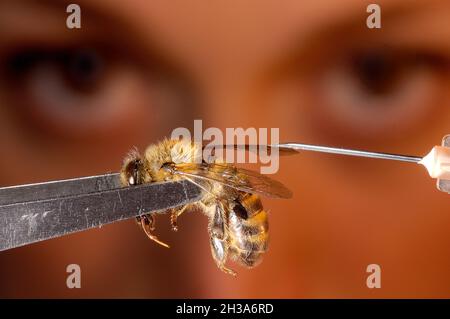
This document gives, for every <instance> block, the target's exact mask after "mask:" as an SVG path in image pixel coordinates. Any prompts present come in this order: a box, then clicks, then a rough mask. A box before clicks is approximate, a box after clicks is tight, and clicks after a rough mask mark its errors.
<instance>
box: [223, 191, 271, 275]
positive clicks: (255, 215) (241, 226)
mask: <svg viewBox="0 0 450 319" xmlns="http://www.w3.org/2000/svg"><path fill="white" fill-rule="evenodd" d="M252 209H253V210H252ZM244 212H245V214H244ZM245 217H246V219H245ZM228 227H229V235H230V236H229V243H230V245H229V246H230V251H231V252H232V255H233V257H234V258H235V259H237V261H239V262H240V263H241V264H243V265H245V266H247V267H253V266H256V265H257V264H258V263H259V262H260V261H261V260H262V256H263V254H264V253H265V252H266V251H267V248H268V242H269V223H268V215H267V212H266V211H265V210H263V208H262V204H261V200H260V199H259V197H258V196H257V195H253V194H248V196H245V197H244V198H243V200H242V201H241V202H236V203H235V205H234V207H233V209H232V210H231V211H230V215H229V220H228Z"/></svg>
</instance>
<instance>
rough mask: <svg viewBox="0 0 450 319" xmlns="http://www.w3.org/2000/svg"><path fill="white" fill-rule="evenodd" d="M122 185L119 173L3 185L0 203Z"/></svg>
mask: <svg viewBox="0 0 450 319" xmlns="http://www.w3.org/2000/svg"><path fill="white" fill-rule="evenodd" d="M43 185H45V186H43ZM120 187H121V185H120V181H119V174H117V173H114V174H106V175H100V176H90V177H82V178H74V179H66V180H62V181H53V182H45V183H36V184H30V185H20V186H10V187H3V188H1V190H0V205H6V204H13V203H22V202H29V201H36V200H43V199H49V198H55V197H64V196H69V195H78V194H84V193H92V192H99V191H102V190H108V189H114V188H120Z"/></svg>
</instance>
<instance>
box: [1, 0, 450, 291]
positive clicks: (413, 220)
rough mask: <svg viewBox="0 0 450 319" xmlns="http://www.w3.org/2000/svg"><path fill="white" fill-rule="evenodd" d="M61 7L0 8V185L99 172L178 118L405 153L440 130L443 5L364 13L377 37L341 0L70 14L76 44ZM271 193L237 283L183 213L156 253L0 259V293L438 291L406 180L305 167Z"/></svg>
mask: <svg viewBox="0 0 450 319" xmlns="http://www.w3.org/2000/svg"><path fill="white" fill-rule="evenodd" d="M68 3H69V2H65V1H26V0H19V1H0V102H1V104H0V105H1V106H0V127H1V128H2V129H1V134H0V147H1V149H2V150H3V152H2V156H1V157H0V167H1V168H0V182H1V184H2V185H12V184H18V183H30V182H36V181H43V180H50V179H56V178H68V177H74V176H82V175H91V174H99V173H104V172H106V171H117V170H118V169H119V167H120V164H121V160H122V157H123V155H124V154H125V153H126V152H127V151H128V150H129V149H130V148H131V147H132V146H134V145H136V146H138V147H139V148H141V149H142V148H144V147H145V146H146V145H147V144H149V143H153V142H156V141H157V140H158V139H159V138H162V137H163V136H168V135H170V133H171V131H172V129H174V128H176V127H178V126H186V127H190V126H192V124H193V120H194V119H203V120H204V122H205V125H208V126H215V127H220V128H225V127H244V128H246V127H267V128H271V127H277V128H280V138H281V140H282V141H299V142H305V143H321V144H328V145H336V146H348V147H352V148H363V149H372V150H378V151H386V152H398V153H411V154H417V155H423V154H425V153H426V152H427V151H428V150H429V149H431V147H432V146H433V145H434V144H439V143H440V140H441V138H442V136H443V135H445V134H447V133H450V132H449V130H448V123H449V121H450V110H449V108H448V106H449V94H450V93H449V90H448V85H449V82H450V81H449V78H450V74H449V61H450V41H448V39H449V38H450V3H449V2H448V1H445V0H435V1H425V0H422V1H419V0H418V1H406V0H391V1H379V4H380V5H381V8H382V28H381V29H368V28H367V27H366V24H365V21H366V18H367V16H368V13H367V12H366V7H367V5H368V4H369V3H370V2H366V1H357V0H345V1H332V0H314V1H294V0H293V1H287V0H286V1H275V0H264V1H261V0H258V1H257V0H247V1H239V2H238V1H234V2H233V4H230V3H229V1H205V0H191V1H181V0H177V1H170V2H167V1H139V0H130V1H126V2H125V1H113V0H98V1H95V3H94V2H93V1H78V2H77V3H78V4H79V5H80V6H81V15H82V28H81V29H80V30H69V29H67V28H66V27H65V19H66V17H67V13H66V12H65V9H66V6H67V4H68ZM276 179H278V180H280V181H282V182H283V183H284V184H285V185H287V186H289V187H290V188H291V189H292V190H293V192H294V198H293V199H292V200H290V201H275V200H264V204H265V206H266V207H267V208H268V209H269V211H270V212H271V215H270V223H271V226H270V231H271V244H270V251H269V252H268V253H267V254H266V256H265V260H264V261H263V263H262V264H261V265H260V266H258V267H257V268H255V269H252V270H245V269H243V268H239V267H238V266H236V265H233V266H234V268H235V269H236V270H237V271H238V273H239V277H238V278H237V279H235V278H229V277H228V276H227V275H225V274H222V273H221V272H219V271H218V270H217V269H216V267H215V265H214V263H213V261H212V258H211V256H210V251H209V247H208V240H207V238H208V235H207V230H206V225H207V221H206V219H205V218H204V216H201V215H200V214H198V213H195V212H192V213H190V214H185V215H183V216H182V217H180V231H179V232H178V233H177V234H172V233H170V232H169V231H166V230H165V229H168V228H169V227H168V223H167V221H166V220H165V219H163V218H161V222H160V223H159V220H158V228H157V232H158V236H159V237H160V238H164V239H166V240H165V241H167V242H170V243H171V246H172V247H173V248H171V249H170V251H166V250H162V249H161V248H160V247H157V246H156V245H153V244H152V243H151V242H148V241H147V240H146V238H145V236H144V235H143V234H141V233H140V232H139V231H138V229H137V227H135V226H134V225H133V223H132V222H126V223H118V224H115V225H111V226H107V227H104V228H102V229H100V230H92V231H88V232H85V233H80V234H76V235H72V236H69V237H66V238H61V239H57V240H52V241H48V242H43V243H39V244H35V245H32V246H29V247H23V248H19V249H15V250H12V251H8V252H3V253H2V254H0V281H1V282H2V285H1V287H0V296H8V297H9V296H15V297H23V296H26V297H37V296H65V297H68V296H75V297H94V296H95V297H236V298H239V297H269V298H270V297H290V298H297V297H448V296H449V293H448V286H449V284H450V276H449V275H448V271H447V269H448V268H449V266H450V257H449V255H448V254H447V250H448V249H447V248H448V245H449V244H450V235H448V231H447V225H448V224H449V222H450V216H449V215H448V214H447V210H448V207H449V202H448V197H447V196H446V195H444V194H442V193H439V192H438V191H437V190H436V189H435V187H434V184H433V183H434V182H433V181H432V180H430V179H429V178H428V177H427V176H426V172H425V171H423V170H421V168H419V167H415V166H414V165H412V164H402V163H391V162H382V161H376V160H369V159H355V158H341V157H336V156H330V155H320V154H306V153H305V154H301V155H300V156H296V157H289V158H283V159H282V160H281V164H280V173H279V174H278V175H277V176H276ZM69 263H77V264H80V266H81V268H82V271H83V276H84V277H83V284H82V289H80V290H79V291H71V290H68V289H67V288H66V286H65V275H66V273H65V269H66V268H65V267H66V266H67V265H68V264H69ZM372 263H375V264H379V265H380V266H381V269H382V288H381V289H375V290H373V289H368V288H367V286H366V278H367V275H368V274H367V273H366V267H367V265H369V264H372ZM31 265H32V266H31Z"/></svg>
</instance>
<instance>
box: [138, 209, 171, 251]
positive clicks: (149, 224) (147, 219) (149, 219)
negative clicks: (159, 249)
mask: <svg viewBox="0 0 450 319" xmlns="http://www.w3.org/2000/svg"><path fill="white" fill-rule="evenodd" d="M136 220H137V221H138V223H139V225H140V226H141V228H142V229H143V230H144V232H145V234H146V235H147V237H148V238H150V239H151V240H153V241H155V242H156V243H158V244H160V245H161V246H164V247H166V248H170V247H169V245H167V244H166V243H164V242H162V241H160V240H159V239H158V237H156V236H155V235H153V234H152V233H151V232H152V231H153V230H155V216H154V214H147V215H143V216H139V217H136Z"/></svg>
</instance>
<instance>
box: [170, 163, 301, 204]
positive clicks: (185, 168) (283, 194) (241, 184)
mask: <svg viewBox="0 0 450 319" xmlns="http://www.w3.org/2000/svg"><path fill="white" fill-rule="evenodd" d="M174 174H179V175H186V176H189V177H194V178H201V179H206V180H211V181H214V182H218V183H221V184H223V185H226V186H228V187H231V188H234V189H237V190H240V191H244V192H247V193H257V194H260V195H263V196H266V197H271V198H291V197H292V192H291V191H290V190H289V189H287V188H286V187H285V186H284V185H283V184H281V183H280V182H278V181H276V180H273V179H271V178H269V177H267V176H266V175H262V174H260V173H258V172H255V171H251V170H247V169H243V168H237V167H234V166H232V165H226V164H215V163H211V164H209V163H201V164H200V163H182V164H176V165H175V167H174Z"/></svg>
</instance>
